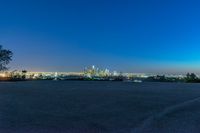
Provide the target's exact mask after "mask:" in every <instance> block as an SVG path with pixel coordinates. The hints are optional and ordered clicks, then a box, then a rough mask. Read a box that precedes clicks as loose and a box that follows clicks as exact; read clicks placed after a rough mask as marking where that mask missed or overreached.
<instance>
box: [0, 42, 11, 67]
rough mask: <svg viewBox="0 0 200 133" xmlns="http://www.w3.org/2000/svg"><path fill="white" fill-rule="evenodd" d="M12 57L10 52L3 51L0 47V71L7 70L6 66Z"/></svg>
mask: <svg viewBox="0 0 200 133" xmlns="http://www.w3.org/2000/svg"><path fill="white" fill-rule="evenodd" d="M12 55H13V53H12V51H10V50H7V49H3V47H2V46H1V45H0V71H4V70H7V69H8V68H7V67H6V66H7V65H8V64H9V63H10V61H11V60H12Z"/></svg>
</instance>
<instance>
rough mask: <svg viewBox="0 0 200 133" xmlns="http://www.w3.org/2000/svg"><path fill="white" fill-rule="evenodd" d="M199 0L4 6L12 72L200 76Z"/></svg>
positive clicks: (2, 31)
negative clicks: (98, 70)
mask: <svg viewBox="0 0 200 133" xmlns="http://www.w3.org/2000/svg"><path fill="white" fill-rule="evenodd" d="M199 6H200V1H199V0H196V1H194V0H187V1H186V0H0V44H1V45H3V46H4V48H9V49H11V50H12V51H13V52H14V58H13V62H12V63H11V64H10V67H11V69H20V70H21V69H27V70H30V71H81V70H83V68H84V67H86V66H91V65H97V66H99V67H102V68H108V69H111V70H117V71H123V72H144V73H186V72H197V73H198V72H200V8H199Z"/></svg>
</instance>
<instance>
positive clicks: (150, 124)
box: [0, 81, 200, 133]
mask: <svg viewBox="0 0 200 133" xmlns="http://www.w3.org/2000/svg"><path fill="white" fill-rule="evenodd" d="M107 132H108V133H110V132H113V133H199V132H200V84H184V83H142V84H136V83H125V82H92V81H33V82H11V83H8V82H7V83H3V82H0V133H107Z"/></svg>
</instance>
